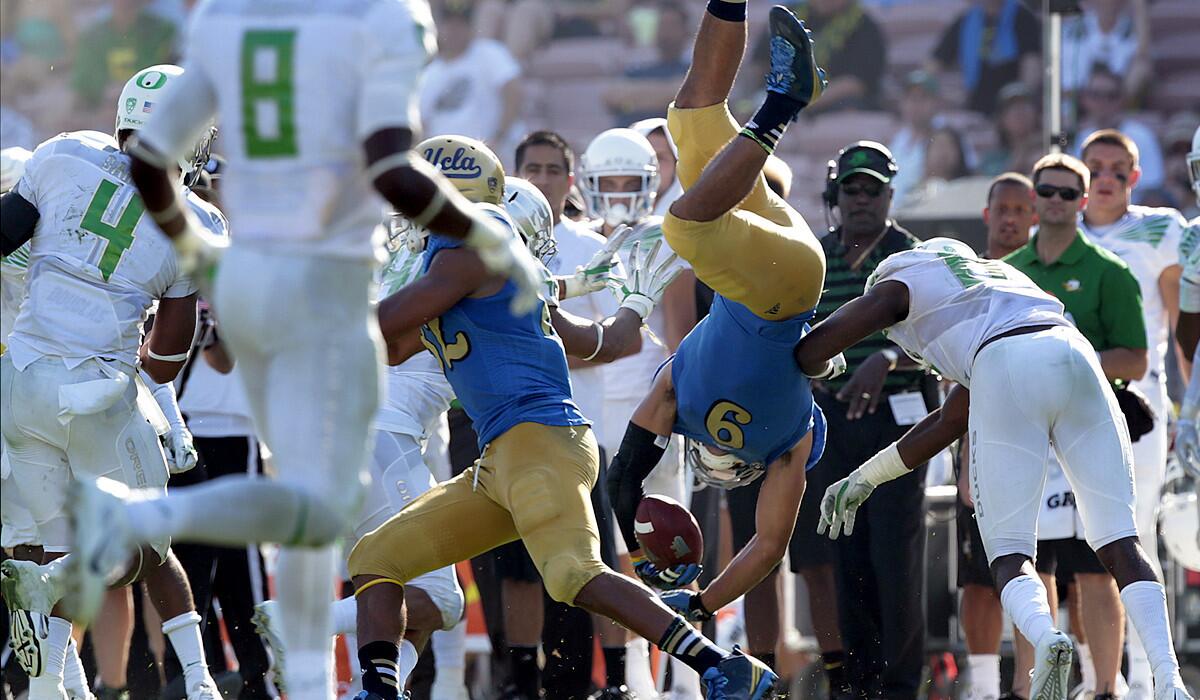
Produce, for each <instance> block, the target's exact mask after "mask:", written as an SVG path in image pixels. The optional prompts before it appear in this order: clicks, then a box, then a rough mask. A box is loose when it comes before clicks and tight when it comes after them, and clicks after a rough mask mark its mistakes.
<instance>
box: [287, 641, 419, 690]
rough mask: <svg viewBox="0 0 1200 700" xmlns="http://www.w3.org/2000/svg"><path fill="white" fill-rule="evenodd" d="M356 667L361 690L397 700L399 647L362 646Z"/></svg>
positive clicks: (380, 644)
mask: <svg viewBox="0 0 1200 700" xmlns="http://www.w3.org/2000/svg"><path fill="white" fill-rule="evenodd" d="M290 663H291V661H290V660H289V665H290ZM358 666H359V670H360V671H361V672H362V687H363V690H365V691H367V692H368V693H375V694H376V695H378V696H379V697H381V698H383V699H384V700H399V698H400V647H398V646H396V645H395V644H392V643H391V642H383V641H379V642H370V643H368V644H364V645H363V646H361V647H359V648H358Z"/></svg>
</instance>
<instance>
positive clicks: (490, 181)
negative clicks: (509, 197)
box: [487, 177, 500, 192]
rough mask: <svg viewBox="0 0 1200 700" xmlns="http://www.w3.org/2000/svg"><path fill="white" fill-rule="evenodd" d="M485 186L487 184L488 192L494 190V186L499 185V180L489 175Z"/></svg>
mask: <svg viewBox="0 0 1200 700" xmlns="http://www.w3.org/2000/svg"><path fill="white" fill-rule="evenodd" d="M487 186H488V192H495V191H496V188H498V187H499V186H500V181H499V180H497V179H496V178H494V177H489V178H488V179H487Z"/></svg>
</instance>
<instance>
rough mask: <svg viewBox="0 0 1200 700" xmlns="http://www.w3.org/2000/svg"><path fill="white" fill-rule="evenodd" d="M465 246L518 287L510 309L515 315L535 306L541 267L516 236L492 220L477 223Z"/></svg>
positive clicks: (489, 268)
mask: <svg viewBox="0 0 1200 700" xmlns="http://www.w3.org/2000/svg"><path fill="white" fill-rule="evenodd" d="M466 243H467V245H468V246H470V247H471V248H474V249H475V252H476V253H478V254H479V259H480V260H482V261H483V265H484V267H486V268H487V269H488V270H489V271H491V272H493V273H496V274H500V275H504V276H506V277H508V278H509V279H510V280H512V283H513V284H515V285H516V286H517V294H516V296H514V297H513V300H512V304H511V305H510V306H509V310H510V311H511V312H512V313H513V315H514V316H522V315H524V314H527V313H529V312H530V311H532V310H533V308H534V307H535V306H537V303H538V299H539V298H540V297H539V295H538V292H539V291H540V290H541V288H542V282H543V275H542V265H541V263H539V262H538V261H537V260H536V259H535V258H534V257H533V254H532V253H530V252H529V248H527V247H526V246H525V244H524V243H523V242H522V241H521V239H520V237H519V236H517V235H516V234H514V233H512V232H510V231H506V230H504V229H503V228H501V227H500V226H499V225H498V224H495V223H493V222H491V221H484V220H479V221H477V222H476V223H475V225H473V226H472V227H471V231H470V233H468V234H467V238H466Z"/></svg>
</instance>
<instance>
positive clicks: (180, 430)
mask: <svg viewBox="0 0 1200 700" xmlns="http://www.w3.org/2000/svg"><path fill="white" fill-rule="evenodd" d="M161 439H162V444H163V451H164V452H166V454H167V471H169V472H171V473H172V474H182V473H184V472H187V471H191V470H192V469H195V468H196V463H197V461H199V455H198V454H197V453H196V446H195V445H194V444H193V443H192V432H191V431H190V430H188V429H187V426H186V425H184V424H183V423H178V424H173V425H172V426H171V429H170V430H169V431H167V432H166V433H163V435H162V438H161Z"/></svg>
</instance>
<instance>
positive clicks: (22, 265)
mask: <svg viewBox="0 0 1200 700" xmlns="http://www.w3.org/2000/svg"><path fill="white" fill-rule="evenodd" d="M3 260H4V263H5V264H6V265H9V266H11V267H14V268H16V269H18V270H24V269H26V268H28V267H29V242H28V241H26V242H25V243H22V244H21V247H19V248H17V249H16V250H14V251H13V252H11V253H9V254H8V255H6V256H4V258H3Z"/></svg>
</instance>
